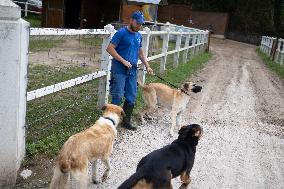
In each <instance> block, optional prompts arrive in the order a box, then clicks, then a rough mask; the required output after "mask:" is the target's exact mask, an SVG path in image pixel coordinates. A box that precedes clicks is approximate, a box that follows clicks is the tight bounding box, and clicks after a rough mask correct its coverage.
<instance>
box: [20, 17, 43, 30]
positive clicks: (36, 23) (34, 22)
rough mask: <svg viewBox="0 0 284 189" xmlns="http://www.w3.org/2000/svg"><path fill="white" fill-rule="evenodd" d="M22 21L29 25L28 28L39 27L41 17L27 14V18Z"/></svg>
mask: <svg viewBox="0 0 284 189" xmlns="http://www.w3.org/2000/svg"><path fill="white" fill-rule="evenodd" d="M23 19H24V20H26V21H27V22H29V23H30V27H35V28H39V27H41V17H40V16H39V15H34V14H28V16H27V17H24V18H23Z"/></svg>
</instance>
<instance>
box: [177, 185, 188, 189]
mask: <svg viewBox="0 0 284 189" xmlns="http://www.w3.org/2000/svg"><path fill="white" fill-rule="evenodd" d="M178 189H187V186H185V185H181V186H180V187H179V188H178Z"/></svg>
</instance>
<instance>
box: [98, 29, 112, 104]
mask: <svg viewBox="0 0 284 189" xmlns="http://www.w3.org/2000/svg"><path fill="white" fill-rule="evenodd" d="M104 29H105V30H107V31H108V32H109V33H110V34H109V36H108V37H105V38H104V39H103V43H102V54H101V70H102V71H105V72H106V73H107V75H106V76H104V77H101V78H100V83H99V91H98V94H99V95H98V102H97V106H98V107H99V108H101V107H102V106H103V105H105V104H106V103H108V96H109V80H110V69H111V57H110V55H109V54H108V52H106V48H107V46H108V45H109V43H110V40H111V38H112V36H113V34H114V32H115V30H114V27H113V26H112V25H110V24H108V25H106V26H105V27H104Z"/></svg>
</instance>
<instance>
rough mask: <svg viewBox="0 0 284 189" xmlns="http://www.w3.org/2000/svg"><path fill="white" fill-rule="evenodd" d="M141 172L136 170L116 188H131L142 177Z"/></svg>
mask: <svg viewBox="0 0 284 189" xmlns="http://www.w3.org/2000/svg"><path fill="white" fill-rule="evenodd" d="M143 176H144V175H143V174H142V173H141V172H136V173H134V174H133V175H131V176H130V177H129V178H128V179H127V180H126V181H124V182H123V183H122V184H121V185H120V186H119V187H118V188H117V189H131V188H133V186H135V184H136V183H137V182H138V181H139V180H141V179H142V178H143Z"/></svg>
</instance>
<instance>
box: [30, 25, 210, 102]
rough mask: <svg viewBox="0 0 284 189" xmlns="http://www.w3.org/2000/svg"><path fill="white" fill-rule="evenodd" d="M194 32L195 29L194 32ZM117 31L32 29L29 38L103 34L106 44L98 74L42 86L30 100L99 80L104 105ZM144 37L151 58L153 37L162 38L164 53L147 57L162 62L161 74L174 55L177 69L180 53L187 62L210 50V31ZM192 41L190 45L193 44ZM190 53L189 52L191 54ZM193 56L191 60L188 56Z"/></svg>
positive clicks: (145, 32) (152, 33)
mask: <svg viewBox="0 0 284 189" xmlns="http://www.w3.org/2000/svg"><path fill="white" fill-rule="evenodd" d="M191 30H193V29H191ZM115 32H116V31H115V30H114V27H113V26H112V25H107V26H105V28H104V29H82V30H76V29H53V28H31V29H30V36H31V37H36V36H49V37H52V36H62V35H71V36H72V35H104V39H103V43H102V52H101V68H100V70H99V71H97V72H94V73H91V74H88V75H84V76H81V77H77V78H74V79H71V80H68V81H64V82H60V83H57V84H53V85H50V86H47V87H43V88H40V89H36V90H33V91H30V92H28V93H27V101H30V100H33V99H36V98H39V97H43V96H45V95H48V94H52V93H55V92H57V91H60V90H63V89H67V88H69V87H73V86H76V85H79V84H82V83H85V82H88V81H91V80H94V79H98V78H99V79H100V85H99V94H100V95H99V99H98V106H102V105H104V104H105V103H107V100H108V95H109V82H108V81H109V79H110V67H111V57H110V56H109V54H108V53H107V52H106V47H107V45H108V44H109V42H110V40H111V37H112V36H113V34H114V33H115ZM140 33H141V34H142V36H143V44H142V48H143V50H144V52H145V56H147V55H148V49H149V40H150V37H151V36H162V40H163V42H162V44H163V47H162V52H161V53H160V54H157V55H154V56H148V57H147V60H148V61H153V60H157V59H161V63H160V73H163V72H164V71H165V69H166V64H167V56H168V55H171V54H174V62H173V65H174V66H175V67H176V66H178V63H179V61H178V60H179V56H180V53H181V52H183V51H184V52H185V53H183V57H182V62H184V63H185V62H187V61H188V60H189V58H191V57H192V56H194V55H196V54H198V53H200V52H203V51H204V50H205V49H206V48H207V43H208V33H209V32H208V31H202V30H193V31H192V32H183V30H180V31H179V32H175V31H170V29H168V28H165V31H151V30H150V29H149V28H144V30H143V31H141V32H140ZM170 35H174V36H175V39H176V43H175V49H174V50H171V51H168V49H169V48H168V46H169V39H170ZM182 37H184V38H185V43H184V46H183V47H181V38H182ZM190 42H191V44H190ZM189 52H190V53H189ZM188 54H190V57H188ZM138 66H139V67H141V68H143V66H142V64H141V62H140V61H139V62H138ZM138 77H139V79H140V80H141V81H143V82H144V80H145V72H144V71H139V73H138Z"/></svg>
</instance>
